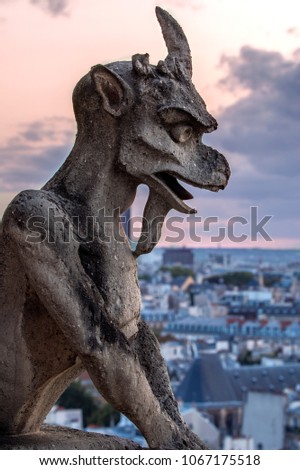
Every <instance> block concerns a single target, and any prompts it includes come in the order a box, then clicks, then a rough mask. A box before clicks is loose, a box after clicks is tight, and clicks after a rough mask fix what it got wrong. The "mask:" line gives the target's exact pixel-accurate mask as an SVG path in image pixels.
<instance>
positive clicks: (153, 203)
mask: <svg viewBox="0 0 300 470" xmlns="http://www.w3.org/2000/svg"><path fill="white" fill-rule="evenodd" d="M171 209H172V206H171V205H170V204H169V203H168V202H166V201H165V200H164V199H163V198H162V197H161V196H160V195H159V194H157V192H156V191H153V190H150V193H149V197H148V200H147V203H146V206H145V209H144V214H143V224H142V231H141V235H140V238H139V241H138V243H137V246H136V249H135V251H134V254H135V256H136V257H138V256H140V255H143V254H146V253H150V251H152V250H153V248H154V247H155V245H156V244H157V243H158V242H159V239H160V237H161V231H162V226H163V223H164V220H165V217H166V215H167V213H168V212H169V211H170V210H171Z"/></svg>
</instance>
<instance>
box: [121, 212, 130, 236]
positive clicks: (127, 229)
mask: <svg viewBox="0 0 300 470" xmlns="http://www.w3.org/2000/svg"><path fill="white" fill-rule="evenodd" d="M122 217H123V219H124V220H123V222H122V224H123V228H124V231H125V233H126V235H127V238H128V239H129V240H130V237H131V230H130V217H131V212H130V207H129V208H128V209H127V211H125V212H123V214H122Z"/></svg>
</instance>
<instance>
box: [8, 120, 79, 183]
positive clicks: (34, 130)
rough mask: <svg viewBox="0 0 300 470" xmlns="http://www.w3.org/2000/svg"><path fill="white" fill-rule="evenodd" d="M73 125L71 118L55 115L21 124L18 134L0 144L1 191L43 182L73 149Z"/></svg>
mask: <svg viewBox="0 0 300 470" xmlns="http://www.w3.org/2000/svg"><path fill="white" fill-rule="evenodd" d="M73 125H74V124H73V120H71V119H66V118H61V117H54V118H48V119H45V120H44V121H35V122H32V123H30V124H28V125H26V126H20V130H19V132H18V134H17V135H16V136H14V137H13V138H11V139H9V140H8V141H7V142H6V143H5V144H4V145H2V146H0V191H1V192H19V191H21V190H23V189H28V188H37V187H39V186H41V185H42V184H44V183H45V182H46V181H47V180H48V179H49V178H50V177H51V176H52V174H53V173H54V172H55V171H56V170H57V169H58V168H59V166H60V165H61V164H62V163H63V161H64V160H65V158H66V157H67V155H68V153H69V151H70V149H71V146H72V143H73V141H74V134H75V133H74V130H73Z"/></svg>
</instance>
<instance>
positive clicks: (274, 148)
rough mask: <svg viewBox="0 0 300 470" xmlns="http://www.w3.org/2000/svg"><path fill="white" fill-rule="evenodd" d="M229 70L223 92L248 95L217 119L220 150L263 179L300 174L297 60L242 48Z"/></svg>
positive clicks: (227, 59)
mask: <svg viewBox="0 0 300 470" xmlns="http://www.w3.org/2000/svg"><path fill="white" fill-rule="evenodd" d="M222 62H223V64H226V65H227V66H228V67H229V74H228V76H227V77H226V78H225V79H223V80H222V86H225V87H227V88H228V89H231V90H232V89H234V88H238V87H239V88H243V89H246V90H247V91H248V94H247V96H246V97H243V98H241V99H240V100H238V101H237V102H236V103H235V104H233V105H232V106H229V107H227V108H225V109H224V110H223V111H222V113H221V114H220V116H219V121H220V124H221V128H222V138H221V137H220V135H219V139H221V141H222V142H220V143H222V146H223V147H224V148H225V149H226V150H227V151H229V152H236V153H240V154H242V155H245V156H246V157H247V159H248V162H249V163H250V164H251V166H252V167H253V168H254V169H255V170H256V171H257V172H258V173H259V174H261V175H266V176H268V177H269V176H270V175H279V176H290V177H295V176H296V175H297V176H299V174H300V158H299V154H300V139H299V129H300V105H299V103H300V101H299V96H300V60H299V57H298V59H297V56H295V55H294V60H288V59H285V58H284V57H283V56H282V55H281V54H279V53H278V52H269V51H263V50H259V49H253V48H251V47H249V46H245V47H243V48H242V49H241V51H240V55H239V56H238V57H224V58H223V60H222Z"/></svg>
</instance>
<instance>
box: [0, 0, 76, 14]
mask: <svg viewBox="0 0 300 470" xmlns="http://www.w3.org/2000/svg"><path fill="white" fill-rule="evenodd" d="M16 1H18V0H0V4H4V5H5V4H8V3H12V2H16ZM28 1H29V2H30V3H31V4H32V5H37V6H39V7H41V8H42V9H43V10H45V11H46V12H48V13H50V14H51V15H53V16H58V15H65V14H66V13H67V7H68V6H69V4H70V0H28Z"/></svg>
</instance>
